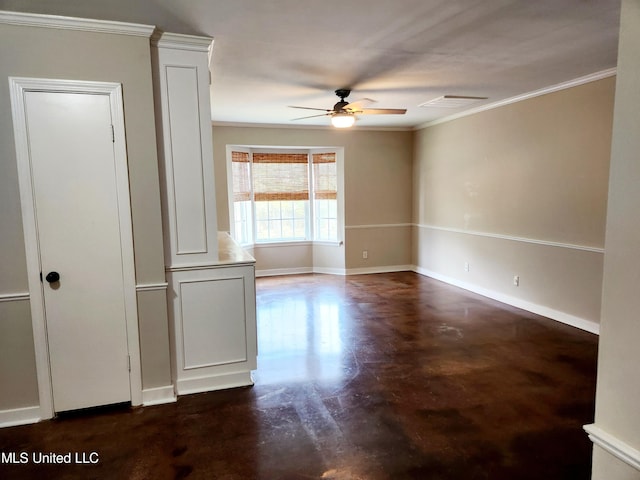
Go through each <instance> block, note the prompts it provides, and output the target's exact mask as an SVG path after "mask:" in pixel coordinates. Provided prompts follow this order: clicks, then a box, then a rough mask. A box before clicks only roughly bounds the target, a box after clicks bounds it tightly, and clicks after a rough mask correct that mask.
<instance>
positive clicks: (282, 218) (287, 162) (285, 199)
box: [229, 147, 339, 245]
mask: <svg viewBox="0 0 640 480" xmlns="http://www.w3.org/2000/svg"><path fill="white" fill-rule="evenodd" d="M229 160H230V165H229V167H230V168H229V171H230V175H229V188H230V195H229V198H230V200H231V201H232V203H233V206H232V208H230V213H231V214H232V216H233V218H232V219H231V225H232V229H231V230H232V232H231V234H232V236H233V237H234V238H235V239H236V240H237V241H238V242H240V243H241V244H244V245H247V244H258V243H272V242H301V241H324V242H337V241H338V237H339V227H338V225H339V218H338V210H339V209H338V197H339V192H338V183H339V182H338V168H337V152H336V151H326V150H325V151H322V152H318V151H314V150H300V149H296V150H292V149H283V150H266V149H254V148H246V147H244V148H243V147H232V148H231V149H230V155H229Z"/></svg>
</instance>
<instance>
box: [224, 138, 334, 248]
mask: <svg viewBox="0 0 640 480" xmlns="http://www.w3.org/2000/svg"><path fill="white" fill-rule="evenodd" d="M232 151H236V152H245V153H248V154H249V157H250V158H249V160H250V165H253V158H252V155H253V153H304V154H307V155H308V156H309V159H310V160H309V167H310V168H309V186H310V190H311V191H312V189H313V187H312V177H311V175H312V172H311V170H312V168H313V164H312V160H311V159H312V155H313V154H318V153H335V155H336V175H337V198H336V202H337V226H336V228H337V235H336V240H335V241H331V240H315V239H314V238H315V211H314V199H313V198H312V197H311V195H310V198H309V219H308V222H307V223H308V225H307V228H308V229H309V237H310V238H305V239H301V240H290V239H287V240H282V241H260V242H258V241H256V239H255V201H254V200H253V182H251V194H252V199H251V226H250V232H251V237H252V238H251V240H250V241H249V242H248V243H242V246H243V247H248V248H253V247H262V246H265V247H266V246H286V245H296V246H301V245H304V244H309V245H327V246H341V245H343V244H344V231H345V228H344V225H345V209H344V147H332V146H323V147H319V146H315V147H300V146H297V147H296V146H289V147H287V146H261V145H237V144H228V145H227V146H226V167H227V202H228V213H229V231H230V234H231V236H232V237H233V238H236V237H235V233H236V232H235V214H234V199H233V168H232V158H231V152H232Z"/></svg>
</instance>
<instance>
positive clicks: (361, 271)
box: [345, 265, 414, 275]
mask: <svg viewBox="0 0 640 480" xmlns="http://www.w3.org/2000/svg"><path fill="white" fill-rule="evenodd" d="M412 271H414V267H413V265H382V266H378V267H363V268H347V270H346V273H345V274H346V275H368V274H371V273H393V272H412Z"/></svg>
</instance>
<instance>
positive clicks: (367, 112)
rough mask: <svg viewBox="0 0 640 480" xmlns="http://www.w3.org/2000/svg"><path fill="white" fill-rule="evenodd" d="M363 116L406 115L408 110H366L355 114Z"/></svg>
mask: <svg viewBox="0 0 640 480" xmlns="http://www.w3.org/2000/svg"><path fill="white" fill-rule="evenodd" d="M355 113H359V114H361V115H404V114H405V113H407V109H406V108H365V109H364V110H361V111H358V112H355Z"/></svg>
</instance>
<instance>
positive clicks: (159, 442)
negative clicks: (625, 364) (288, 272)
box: [0, 272, 597, 480]
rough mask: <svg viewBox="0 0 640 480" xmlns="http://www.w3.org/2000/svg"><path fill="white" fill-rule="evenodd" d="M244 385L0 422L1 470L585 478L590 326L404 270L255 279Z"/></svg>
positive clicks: (591, 383) (591, 381) (12, 474)
mask: <svg viewBox="0 0 640 480" xmlns="http://www.w3.org/2000/svg"><path fill="white" fill-rule="evenodd" d="M257 293H258V299H257V306H258V310H257V311H258V339H259V342H258V343H259V357H258V370H257V371H256V372H255V381H256V384H255V386H254V387H252V388H243V389H234V390H228V391H223V392H211V393H206V394H198V395H189V396H184V397H180V399H179V400H178V402H177V403H176V404H171V405H160V406H156V407H146V408H139V409H133V410H132V409H114V410H105V411H99V412H93V413H88V414H84V415H77V416H72V417H68V418H61V419H57V420H55V421H48V422H42V423H40V424H38V425H31V426H24V427H14V428H6V429H2V430H0V450H1V451H2V452H14V451H16V452H20V451H27V452H34V451H44V452H59V453H64V452H68V451H71V452H92V451H95V452H98V453H99V456H100V462H99V463H98V464H93V465H33V464H27V465H8V464H6V463H4V464H0V478H44V477H49V478H68V479H74V478H83V479H84V478H114V479H124V478H135V479H143V478H150V479H151V478H153V479H165V478H166V479H170V478H194V479H200V478H202V479H270V480H271V479H354V480H356V479H363V480H364V479H367V480H377V479H381V480H382V479H393V480H395V479H413V478H415V479H430V480H437V479H443V480H456V479H465V480H467V479H492V480H513V479H519V480H523V479H524V480H526V479H532V480H533V479H536V480H538V479H545V480H554V479H558V480H560V479H562V480H565V479H584V480H587V479H589V477H590V474H589V473H590V458H591V444H590V442H589V440H588V439H587V436H586V434H585V433H584V432H583V431H582V428H581V426H582V425H583V424H586V423H591V422H592V421H593V411H594V394H595V372H596V356H597V337H596V336H594V335H591V334H588V333H585V332H582V331H580V330H577V329H574V328H571V327H568V326H565V325H562V324H559V323H557V322H554V321H551V320H548V319H545V318H543V317H539V316H536V315H533V314H530V313H527V312H524V311H522V310H518V309H515V308H511V307H508V306H505V305H503V304H500V303H498V302H494V301H491V300H488V299H486V298H483V297H480V296H477V295H474V294H471V293H468V292H465V291H462V290H459V289H456V288H454V287H451V286H448V285H445V284H442V283H440V282H437V281H434V280H432V279H428V278H426V277H423V276H420V275H417V274H414V273H409V272H404V273H389V274H377V275H359V276H348V277H340V276H328V275H298V276H288V277H272V278H261V279H258V280H257Z"/></svg>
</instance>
